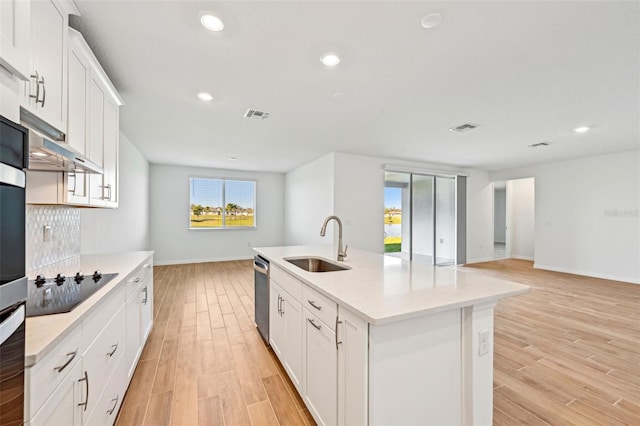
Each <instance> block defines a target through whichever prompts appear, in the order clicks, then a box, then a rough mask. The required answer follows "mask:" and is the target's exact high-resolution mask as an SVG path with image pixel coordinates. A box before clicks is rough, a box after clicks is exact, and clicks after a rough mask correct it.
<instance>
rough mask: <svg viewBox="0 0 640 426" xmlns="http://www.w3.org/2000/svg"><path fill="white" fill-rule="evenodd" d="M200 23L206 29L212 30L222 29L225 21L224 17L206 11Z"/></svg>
mask: <svg viewBox="0 0 640 426" xmlns="http://www.w3.org/2000/svg"><path fill="white" fill-rule="evenodd" d="M200 23H201V24H202V25H203V26H204V27H205V28H206V29H208V30H211V31H222V29H223V28H224V23H223V22H222V19H220V18H218V17H217V16H215V15H212V14H210V13H208V12H204V13H203V14H202V15H201V16H200Z"/></svg>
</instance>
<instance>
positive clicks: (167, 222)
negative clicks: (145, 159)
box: [150, 164, 320, 264]
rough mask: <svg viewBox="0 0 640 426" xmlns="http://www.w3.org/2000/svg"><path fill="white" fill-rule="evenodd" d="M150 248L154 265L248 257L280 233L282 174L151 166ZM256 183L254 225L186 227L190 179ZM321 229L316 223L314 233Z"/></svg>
mask: <svg viewBox="0 0 640 426" xmlns="http://www.w3.org/2000/svg"><path fill="white" fill-rule="evenodd" d="M150 176H151V192H150V195H151V198H150V199H151V202H150V209H151V213H150V218H151V247H152V248H153V250H155V251H156V255H155V259H154V260H155V262H156V263H157V264H175V263H196V262H208V261H216V260H230V259H249V258H251V257H253V255H254V252H253V250H252V249H251V247H258V246H278V245H282V244H283V234H284V220H283V217H284V174H282V173H260V172H246V171H239V170H219V169H207V168H198V167H182V166H168V165H159V164H152V165H151V172H150ZM190 177H210V178H223V179H224V178H228V179H247V180H255V181H256V192H257V194H256V225H257V227H256V228H255V229H215V230H214V229H195V230H190V229H189V178H190ZM319 230H320V228H319V227H318V231H319Z"/></svg>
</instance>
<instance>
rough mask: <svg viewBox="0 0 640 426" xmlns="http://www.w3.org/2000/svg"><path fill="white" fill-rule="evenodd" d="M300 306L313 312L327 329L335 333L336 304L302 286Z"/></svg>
mask: <svg viewBox="0 0 640 426" xmlns="http://www.w3.org/2000/svg"><path fill="white" fill-rule="evenodd" d="M302 305H303V306H304V307H305V308H306V309H307V310H308V311H309V312H313V314H314V315H315V316H317V317H318V318H319V319H320V320H321V321H323V322H324V323H325V324H327V326H329V328H330V329H331V330H333V331H336V317H337V315H338V305H336V302H334V301H333V300H331V299H329V298H328V297H327V296H324V295H322V294H320V293H318V292H317V291H315V290H314V289H312V288H311V287H309V286H307V285H303V286H302Z"/></svg>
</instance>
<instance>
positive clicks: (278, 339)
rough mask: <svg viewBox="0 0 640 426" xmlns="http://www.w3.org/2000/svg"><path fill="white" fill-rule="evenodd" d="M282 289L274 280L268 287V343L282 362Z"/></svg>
mask: <svg viewBox="0 0 640 426" xmlns="http://www.w3.org/2000/svg"><path fill="white" fill-rule="evenodd" d="M281 294H282V289H281V288H280V286H278V285H277V284H276V283H275V282H274V281H271V282H270V289H269V343H270V344H271V349H273V352H275V354H276V355H277V356H278V358H280V361H281V362H282V363H284V359H283V354H282V351H283V349H284V346H283V345H284V319H283V318H282V315H281V308H280V304H281V302H282V295H281Z"/></svg>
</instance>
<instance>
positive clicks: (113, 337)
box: [82, 307, 126, 413]
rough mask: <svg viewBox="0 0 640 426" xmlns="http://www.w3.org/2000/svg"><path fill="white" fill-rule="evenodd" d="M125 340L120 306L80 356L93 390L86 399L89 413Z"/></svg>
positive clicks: (123, 315) (120, 353) (123, 312)
mask: <svg viewBox="0 0 640 426" xmlns="http://www.w3.org/2000/svg"><path fill="white" fill-rule="evenodd" d="M125 342H126V326H125V310H124V307H121V309H120V310H119V311H118V313H117V314H116V315H115V316H114V317H113V319H112V320H111V322H109V324H108V325H107V327H106V328H105V329H104V331H103V332H102V333H100V335H99V336H98V337H97V338H96V340H95V341H94V342H93V344H92V345H91V347H89V349H88V350H87V352H86V353H85V354H84V357H83V358H82V362H83V367H84V369H85V371H86V372H87V375H88V377H89V383H90V384H91V388H92V390H93V392H91V393H90V394H89V400H88V401H87V404H88V405H87V412H89V413H90V412H91V410H92V409H93V407H94V406H95V404H96V402H97V397H98V395H100V394H101V393H102V389H103V386H104V385H105V383H106V382H107V379H108V378H109V376H110V375H111V373H112V372H113V371H114V368H115V367H116V365H117V364H118V362H119V360H120V358H121V357H122V354H124V352H125ZM94 389H95V390H94Z"/></svg>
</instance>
